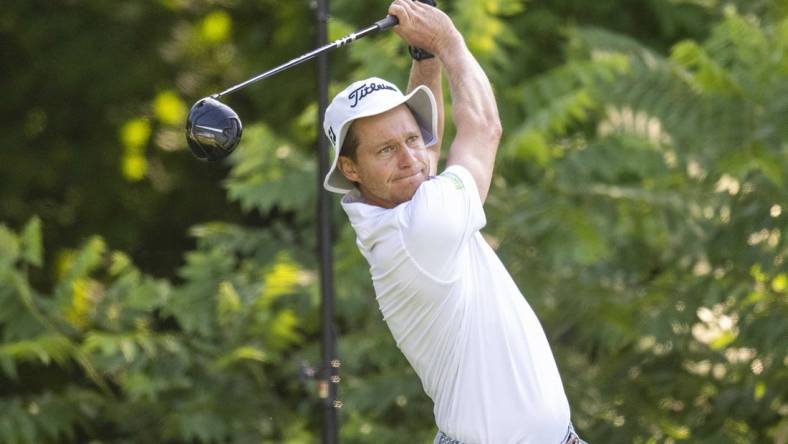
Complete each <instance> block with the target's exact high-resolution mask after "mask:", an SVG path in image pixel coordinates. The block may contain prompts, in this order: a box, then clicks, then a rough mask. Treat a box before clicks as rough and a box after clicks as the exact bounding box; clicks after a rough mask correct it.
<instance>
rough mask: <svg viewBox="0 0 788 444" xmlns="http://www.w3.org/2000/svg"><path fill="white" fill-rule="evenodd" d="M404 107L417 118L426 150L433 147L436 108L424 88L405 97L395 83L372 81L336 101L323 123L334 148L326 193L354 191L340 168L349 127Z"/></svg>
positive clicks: (356, 85)
mask: <svg viewBox="0 0 788 444" xmlns="http://www.w3.org/2000/svg"><path fill="white" fill-rule="evenodd" d="M403 103H404V104H405V105H407V106H408V108H409V109H410V111H411V112H412V113H413V117H415V118H416V122H417V123H418V125H419V128H421V133H422V138H423V139H424V144H425V145H426V146H430V145H432V144H434V143H435V134H437V132H438V113H437V110H436V108H437V105H436V104H435V97H434V96H433V95H432V91H430V89H429V88H428V87H426V86H424V85H420V86H418V87H416V88H415V89H414V90H413V91H411V93H410V94H408V95H407V96H406V95H403V94H402V92H400V90H399V88H397V87H396V85H394V84H393V83H391V82H387V81H385V80H383V79H380V78H377V77H370V78H368V79H366V80H359V81H358V82H353V83H351V84H350V86H348V87H347V88H345V89H344V90H343V91H342V92H341V93H339V94H337V95H336V97H334V100H332V101H331V104H330V105H328V108H327V109H326V116H325V120H324V122H323V131H325V133H326V136H327V137H328V140H330V141H331V144H332V145H333V146H334V157H333V161H332V162H331V168H329V170H328V174H326V178H325V180H324V181H323V187H325V189H327V190H328V191H333V192H334V193H342V194H344V193H347V192H349V191H351V190H353V189H354V188H355V185H354V184H353V182H351V181H349V180H348V179H347V178H346V177H345V176H344V175H343V174H342V172H341V171H339V169H338V168H337V159H339V152H340V151H341V149H342V143H344V141H345V135H347V131H348V128H350V124H351V123H353V121H354V120H356V119H360V118H362V117H369V116H374V115H376V114H380V113H384V112H386V111H388V110H390V109H393V108H395V107H397V106H399V105H401V104H403Z"/></svg>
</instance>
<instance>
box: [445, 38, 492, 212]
mask: <svg viewBox="0 0 788 444" xmlns="http://www.w3.org/2000/svg"><path fill="white" fill-rule="evenodd" d="M448 37H449V38H448V39H447V40H446V41H443V42H441V45H439V48H438V52H437V54H438V57H439V58H440V60H441V62H442V63H443V67H444V68H445V70H446V76H447V77H448V80H449V87H450V88H451V98H452V116H453V118H454V124H455V126H456V128H457V136H456V138H455V140H454V143H453V144H452V146H451V148H450V149H449V153H448V159H447V164H449V165H451V164H454V163H460V164H463V165H464V166H466V167H467V168H468V169H469V170H470V172H471V174H473V176H474V178H475V179H476V182H477V185H478V186H479V193H480V194H481V197H482V200H484V199H485V198H486V196H487V191H488V190H489V183H490V179H491V178H492V169H493V165H494V163H495V155H496V152H497V150H498V142H499V140H500V137H501V121H500V117H499V115H498V105H497V104H496V102H495V95H494V94H493V90H492V86H491V85H490V81H489V80H488V79H487V75H486V74H485V73H484V71H483V70H482V68H481V66H480V65H479V63H478V62H477V61H476V59H475V58H474V57H473V55H472V54H471V52H470V51H469V50H468V48H467V46H466V45H465V41H464V40H463V38H462V36H461V35H460V34H459V33H458V32H457V33H452V34H451V35H450V36H448Z"/></svg>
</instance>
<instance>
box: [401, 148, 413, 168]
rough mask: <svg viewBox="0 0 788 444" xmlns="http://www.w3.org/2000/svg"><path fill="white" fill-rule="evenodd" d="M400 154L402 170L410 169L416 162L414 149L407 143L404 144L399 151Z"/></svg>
mask: <svg viewBox="0 0 788 444" xmlns="http://www.w3.org/2000/svg"><path fill="white" fill-rule="evenodd" d="M397 152H398V154H399V159H398V160H399V166H400V168H409V167H410V166H411V165H413V164H414V163H415V162H416V153H415V151H414V150H413V148H411V147H409V146H408V145H407V144H406V143H403V144H402V145H401V146H400V149H399V150H397Z"/></svg>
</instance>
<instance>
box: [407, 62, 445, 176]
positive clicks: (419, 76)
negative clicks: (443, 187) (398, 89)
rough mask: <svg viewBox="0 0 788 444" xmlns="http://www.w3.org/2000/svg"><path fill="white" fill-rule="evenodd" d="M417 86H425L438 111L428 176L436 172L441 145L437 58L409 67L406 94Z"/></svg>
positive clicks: (441, 130) (441, 116) (439, 78)
mask: <svg viewBox="0 0 788 444" xmlns="http://www.w3.org/2000/svg"><path fill="white" fill-rule="evenodd" d="M419 85H426V86H427V87H428V88H429V89H430V90H431V91H432V95H433V96H435V103H436V105H437V111H438V134H434V136H435V140H436V143H435V145H433V146H431V147H430V148H429V149H430V160H431V162H432V164H431V165H430V170H431V171H430V175H435V174H436V173H437V171H438V161H439V160H440V156H441V143H442V142H443V122H444V120H443V119H444V117H443V115H444V108H443V106H444V104H443V86H442V82H441V63H440V61H439V60H438V58H437V57H435V58H432V59H426V60H422V61H415V60H414V61H413V64H412V65H411V67H410V78H409V79H408V92H410V91H412V90H413V89H414V88H416V87H417V86H419Z"/></svg>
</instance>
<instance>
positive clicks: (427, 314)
mask: <svg viewBox="0 0 788 444" xmlns="http://www.w3.org/2000/svg"><path fill="white" fill-rule="evenodd" d="M342 207H343V208H344V209H345V212H346V213H347V214H348V216H349V218H350V222H351V224H352V225H353V228H354V229H355V231H356V235H357V239H356V243H357V245H358V248H359V249H360V250H361V253H362V254H363V255H364V257H365V258H366V259H367V261H368V262H369V265H370V274H371V275H372V282H373V284H374V287H375V293H376V296H377V301H378V305H379V307H380V311H381V313H382V314H383V318H384V320H385V321H386V323H387V324H388V326H389V329H390V330H391V333H392V334H393V336H394V339H395V340H396V343H397V346H398V347H399V348H400V349H401V350H402V352H403V353H404V354H405V357H406V358H407V359H408V361H409V362H410V364H411V366H413V369H414V370H415V371H416V373H417V374H418V376H419V378H420V379H421V382H422V385H423V386H424V391H425V392H426V393H427V395H429V397H430V398H432V400H433V402H434V404H435V408H434V413H435V421H436V423H437V425H438V428H439V429H440V430H442V431H443V432H444V433H446V434H447V435H449V436H451V437H452V438H454V439H457V440H460V441H462V442H463V443H465V444H515V443H517V444H523V443H533V444H550V443H556V444H558V443H560V442H561V440H562V439H563V438H564V436H565V434H566V430H567V426H568V425H569V403H568V402H567V399H566V395H565V394H564V388H563V385H562V383H561V377H560V375H559V374H558V369H557V367H556V364H555V359H554V358H553V355H552V352H551V351H550V346H549V344H548V343H547V338H546V337H545V334H544V331H543V330H542V327H541V325H540V324H539V320H538V319H537V318H536V315H535V314H534V312H533V310H532V309H531V307H530V306H529V305H528V303H527V302H526V300H525V298H523V296H522V294H521V293H520V291H519V290H518V288H517V286H516V285H515V283H514V281H513V280H512V278H511V276H510V275H509V273H508V272H507V271H506V269H505V268H504V266H503V264H502V263H501V261H500V260H499V259H498V257H497V256H496V254H495V252H494V251H493V250H492V248H490V246H489V245H488V244H487V242H486V241H485V240H484V239H483V238H482V236H481V234H480V233H479V230H480V229H481V228H482V227H483V226H484V225H485V223H486V219H485V215H484V210H483V209H482V204H481V201H480V199H479V194H478V191H477V189H476V184H475V182H474V180H473V178H472V177H471V175H470V173H469V172H468V171H467V170H466V169H465V168H463V167H461V166H457V165H455V166H452V167H449V168H447V169H446V171H445V172H444V173H443V174H441V175H440V176H437V177H434V178H431V179H430V180H428V181H426V182H424V183H423V184H422V185H421V186H419V188H418V190H417V191H416V194H415V195H414V196H413V198H412V199H411V200H410V201H409V202H405V203H403V204H400V205H398V206H397V207H395V208H392V209H385V208H381V207H377V206H373V205H368V204H366V203H364V202H363V201H362V199H361V197H360V194H359V193H358V191H353V192H350V193H348V194H346V195H345V197H344V198H343V199H342Z"/></svg>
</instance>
